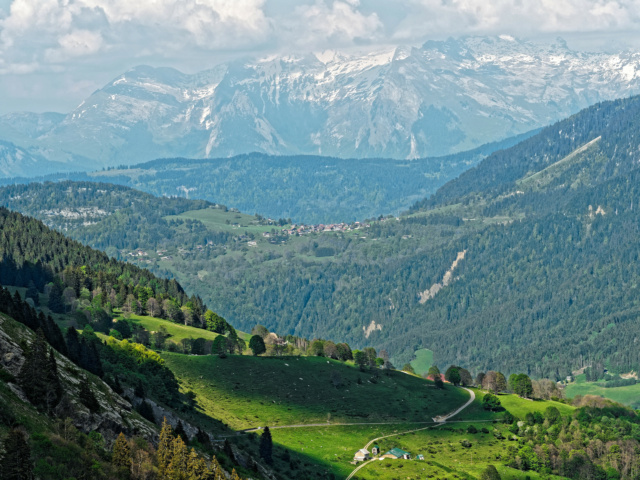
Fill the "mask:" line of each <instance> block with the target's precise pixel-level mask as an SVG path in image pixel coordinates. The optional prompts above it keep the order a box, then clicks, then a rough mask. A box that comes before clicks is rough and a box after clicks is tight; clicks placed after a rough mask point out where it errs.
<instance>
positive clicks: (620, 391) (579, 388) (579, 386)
mask: <svg viewBox="0 0 640 480" xmlns="http://www.w3.org/2000/svg"><path fill="white" fill-rule="evenodd" d="M565 394H566V396H567V397H569V398H573V397H575V396H576V395H583V396H584V395H599V396H601V397H604V398H608V399H610V400H613V401H614V402H619V403H622V404H623V405H633V404H638V403H639V402H640V384H638V383H637V384H635V385H629V386H626V387H613V388H604V387H600V386H598V385H597V384H596V383H594V382H587V381H586V379H585V375H584V374H583V375H578V376H577V377H576V381H575V382H572V383H570V384H569V385H567V386H566V388H565Z"/></svg>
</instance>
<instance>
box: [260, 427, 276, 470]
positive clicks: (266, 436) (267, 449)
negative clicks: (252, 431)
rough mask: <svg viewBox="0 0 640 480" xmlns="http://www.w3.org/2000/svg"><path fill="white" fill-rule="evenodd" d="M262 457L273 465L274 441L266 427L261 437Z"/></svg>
mask: <svg viewBox="0 0 640 480" xmlns="http://www.w3.org/2000/svg"><path fill="white" fill-rule="evenodd" d="M260 457H262V459H263V460H264V461H265V462H266V463H268V464H269V465H271V464H273V439H272V438H271V430H269V427H264V431H263V432H262V435H261V436H260Z"/></svg>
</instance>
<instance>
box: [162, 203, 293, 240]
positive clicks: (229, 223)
mask: <svg viewBox="0 0 640 480" xmlns="http://www.w3.org/2000/svg"><path fill="white" fill-rule="evenodd" d="M165 219H166V220H175V219H182V220H187V219H189V220H198V221H200V222H202V223H203V224H204V226H205V227H207V228H209V229H211V230H215V231H223V232H230V233H236V234H238V233H244V232H245V231H246V232H250V233H259V234H262V233H263V232H270V231H271V230H272V229H276V230H280V229H282V228H283V227H280V226H276V225H260V223H259V221H258V220H257V219H256V217H254V216H252V215H247V214H245V213H239V212H231V211H226V212H225V211H224V210H221V209H218V208H204V209H202V210H189V211H187V212H184V213H181V214H180V215H169V216H167V217H165Z"/></svg>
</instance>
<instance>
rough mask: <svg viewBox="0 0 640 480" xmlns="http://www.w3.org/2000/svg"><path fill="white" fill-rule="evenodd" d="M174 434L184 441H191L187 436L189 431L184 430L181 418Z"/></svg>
mask: <svg viewBox="0 0 640 480" xmlns="http://www.w3.org/2000/svg"><path fill="white" fill-rule="evenodd" d="M173 434H174V435H175V436H177V437H180V438H182V441H183V442H184V443H189V437H188V436H187V432H185V431H184V426H183V425H182V422H181V421H180V420H178V424H177V425H176V429H175V431H174V432H173Z"/></svg>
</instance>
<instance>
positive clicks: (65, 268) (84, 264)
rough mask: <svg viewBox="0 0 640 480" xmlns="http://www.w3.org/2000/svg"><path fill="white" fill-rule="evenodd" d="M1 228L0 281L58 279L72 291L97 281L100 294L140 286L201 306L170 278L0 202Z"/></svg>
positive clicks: (21, 282) (37, 284) (90, 286)
mask: <svg viewBox="0 0 640 480" xmlns="http://www.w3.org/2000/svg"><path fill="white" fill-rule="evenodd" d="M0 230H1V234H0V257H1V258H2V261H1V262H0V283H2V284H4V285H15V286H21V287H29V286H30V283H33V284H34V285H35V287H36V289H37V290H39V291H42V290H43V289H44V286H45V285H46V284H48V283H53V284H54V288H57V289H62V288H63V285H64V286H66V287H70V288H72V289H73V290H74V293H75V295H76V296H79V295H80V291H81V290H82V289H83V288H86V289H88V290H89V291H91V290H94V289H96V288H98V287H99V288H100V289H101V291H102V293H103V294H104V297H105V298H106V297H107V296H108V295H109V293H110V292H111V291H112V290H114V291H119V290H123V293H124V294H125V296H126V295H128V294H129V293H131V292H133V291H134V290H135V289H136V288H139V287H144V288H148V289H150V292H151V295H164V296H166V298H171V299H173V300H174V301H176V302H177V303H178V304H179V305H182V304H186V303H187V302H192V303H193V305H194V306H195V307H198V308H200V309H202V307H203V304H202V302H201V300H200V299H199V298H197V297H192V298H189V297H188V296H187V295H186V294H185V292H184V290H183V289H182V287H181V286H180V284H179V283H178V282H176V281H175V280H173V279H172V280H168V279H166V278H165V279H161V278H158V277H156V276H155V275H153V274H152V273H151V272H149V271H148V270H145V269H142V268H139V267H136V266H134V265H131V264H128V263H125V262H121V261H117V260H114V259H113V258H109V257H108V256H107V255H106V254H105V253H103V252H100V251H98V250H95V249H92V248H90V247H87V246H84V245H82V244H80V243H79V242H77V241H74V240H71V239H69V238H67V237H65V236H64V235H62V234H61V233H59V232H56V231H54V230H51V229H49V228H48V227H46V226H45V225H44V224H43V223H42V222H40V221H38V220H35V219H32V218H29V217H25V216H23V215H21V214H19V213H16V212H11V211H9V210H8V209H6V208H1V207H0ZM56 285H57V287H56ZM58 293H60V294H61V293H62V292H58ZM54 311H55V310H54ZM202 313H203V312H202Z"/></svg>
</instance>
